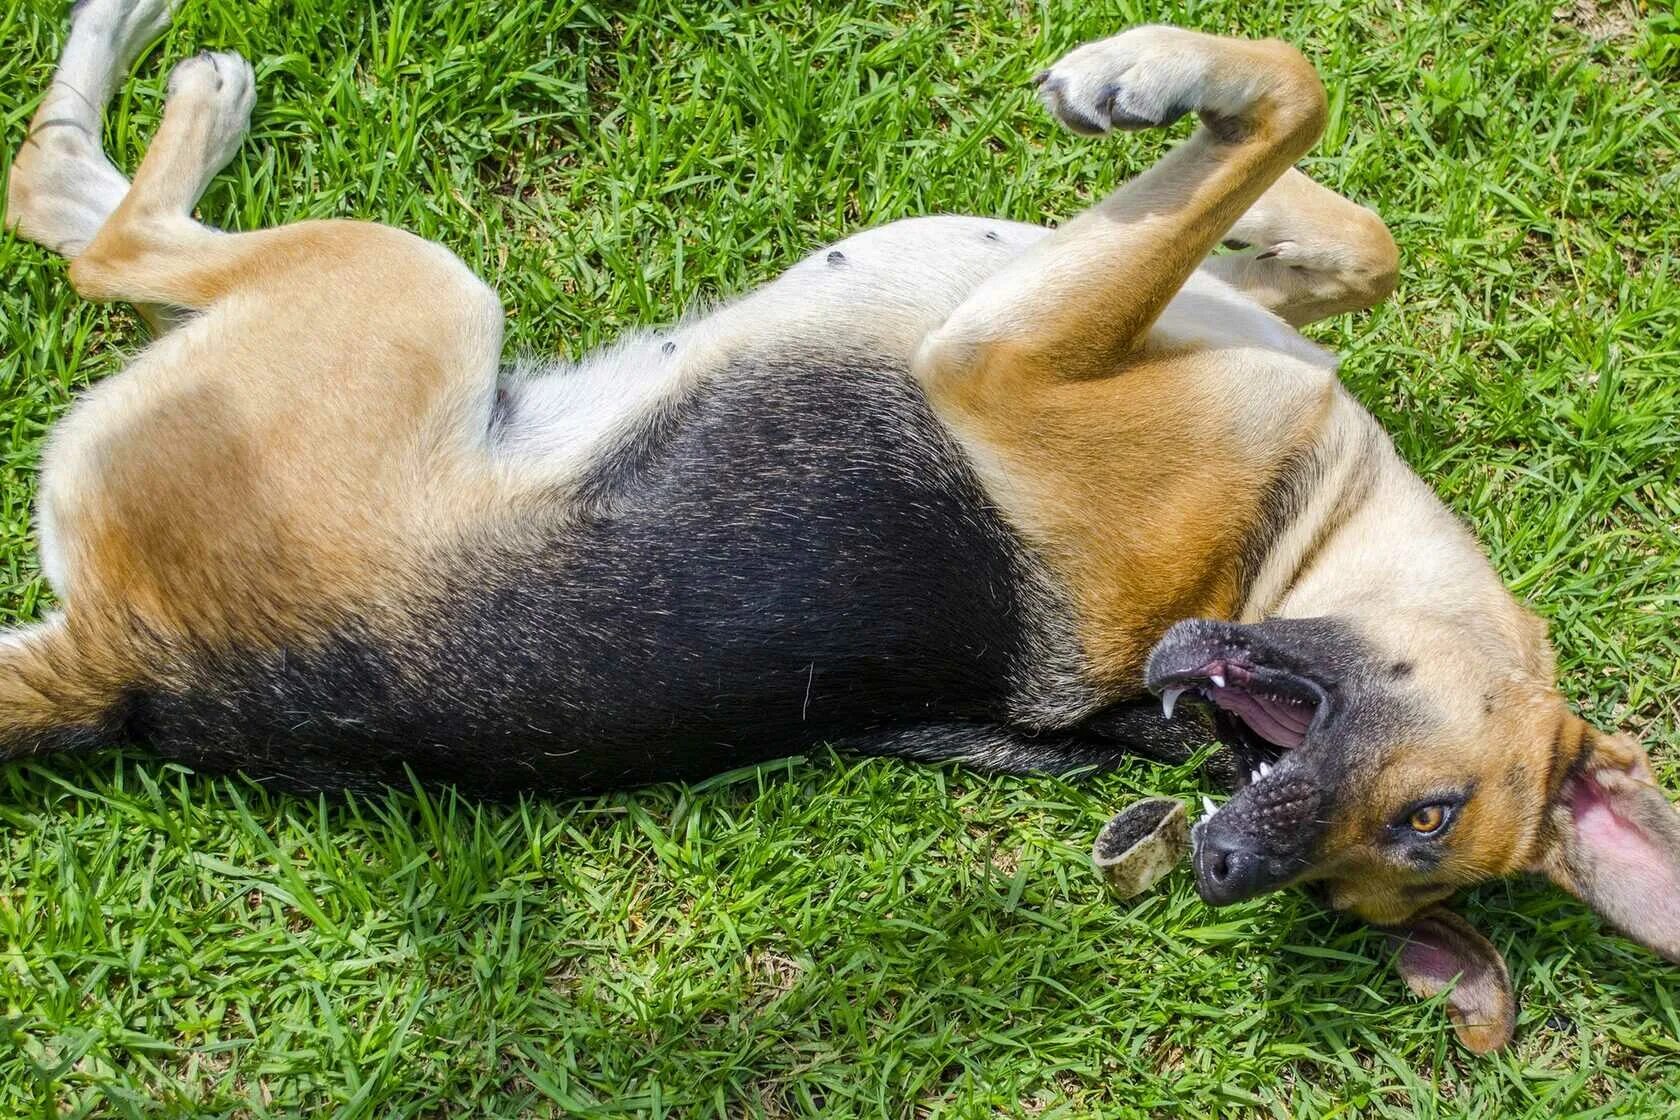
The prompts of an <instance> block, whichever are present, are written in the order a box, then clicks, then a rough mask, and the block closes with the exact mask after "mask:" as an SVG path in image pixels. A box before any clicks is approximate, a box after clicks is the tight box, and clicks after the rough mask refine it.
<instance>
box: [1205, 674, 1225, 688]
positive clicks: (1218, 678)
mask: <svg viewBox="0 0 1680 1120" xmlns="http://www.w3.org/2000/svg"><path fill="white" fill-rule="evenodd" d="M1208 680H1210V681H1212V682H1213V687H1215V688H1224V687H1225V674H1224V673H1215V674H1213V675H1212V676H1210V677H1209V678H1208Z"/></svg>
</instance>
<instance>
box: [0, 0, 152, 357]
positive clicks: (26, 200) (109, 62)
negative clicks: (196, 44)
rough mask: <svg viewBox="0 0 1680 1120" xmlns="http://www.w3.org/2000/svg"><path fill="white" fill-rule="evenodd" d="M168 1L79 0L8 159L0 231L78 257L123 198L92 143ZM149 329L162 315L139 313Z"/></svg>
mask: <svg viewBox="0 0 1680 1120" xmlns="http://www.w3.org/2000/svg"><path fill="white" fill-rule="evenodd" d="M172 7H173V4H172V2H171V0H83V2H82V3H80V4H78V5H77V6H76V8H75V10H74V11H73V12H72V14H71V17H70V37H69V39H68V41H67V42H66V43H65V47H64V54H63V55H62V56H61V57H60V59H59V63H58V68H57V69H56V70H55V71H54V72H53V79H52V84H51V85H50V86H49V87H48V88H47V94H46V96H45V97H44V98H43V99H42V101H41V106H40V108H39V109H37V110H36V113H35V117H34V119H33V120H32V121H31V122H30V126H29V132H28V135H27V136H26V137H25V138H24V141H23V144H22V146H21V147H20V148H19V149H18V151H17V154H16V157H15V158H14V159H13V161H12V171H11V177H10V181H9V183H8V185H7V192H6V213H5V226H6V228H7V229H10V230H12V231H13V232H15V233H16V234H17V235H18V236H19V237H22V238H24V239H25V240H28V241H33V242H35V243H36V244H37V245H40V246H42V247H44V248H47V249H50V250H52V251H53V252H55V253H58V254H60V255H61V256H64V257H68V258H70V259H71V260H74V259H75V258H76V257H78V256H80V255H81V253H82V251H83V250H84V249H86V248H87V246H88V244H89V243H90V242H91V241H92V240H93V238H94V235H95V234H97V233H98V232H99V229H100V227H101V226H103V225H104V224H105V220H106V219H107V218H109V217H110V216H111V214H112V213H113V212H114V211H115V210H116V208H117V207H118V206H119V205H120V204H121V203H122V200H123V197H124V196H125V195H126V194H127V193H128V180H127V179H126V178H124V177H123V174H122V172H120V171H118V170H117V169H116V168H115V167H113V166H112V165H111V161H110V160H109V159H108V158H106V156H105V152H104V149H103V148H102V147H101V145H100V139H99V133H100V125H101V117H102V116H103V114H104V110H105V105H106V103H107V102H108V101H110V99H111V96H112V95H113V94H114V93H115V92H116V89H117V85H118V83H119V82H121V81H122V79H123V77H124V76H125V75H126V74H127V73H128V70H129V67H131V66H133V65H134V61H135V59H136V58H138V57H139V56H140V53H141V52H142V51H143V50H145V49H146V47H147V46H148V45H150V44H151V43H152V41H153V40H155V39H156V38H157V37H158V36H159V35H162V34H163V32H164V30H165V29H166V28H167V27H168V26H169V15H170V11H171V9H172ZM140 310H141V313H142V314H144V315H145V316H146V318H147V320H148V321H149V322H151V324H152V326H153V327H154V329H156V328H161V327H166V326H167V325H168V324H169V322H170V320H171V318H172V317H171V316H170V315H169V313H168V312H167V310H166V309H163V308H156V307H141V309H140Z"/></svg>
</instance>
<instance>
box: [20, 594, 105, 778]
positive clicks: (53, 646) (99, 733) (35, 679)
mask: <svg viewBox="0 0 1680 1120" xmlns="http://www.w3.org/2000/svg"><path fill="white" fill-rule="evenodd" d="M95 646H96V643H93V642H91V641H90V640H89V638H88V637H87V636H80V637H79V636H78V635H77V633H76V632H75V628H74V627H72V626H71V625H70V623H69V622H68V621H67V620H66V619H65V618H64V617H62V616H59V617H56V618H53V619H52V620H50V621H47V622H42V623H38V624H36V625H33V626H24V627H19V628H18V629H15V630H5V631H0V759H6V758H16V757H19V756H22V755H26V754H39V753H43V752H46V751H55V750H66V749H70V748H74V747H84V746H91V745H93V744H94V743H97V742H99V741H100V740H102V739H104V738H106V737H107V736H109V735H111V734H113V733H114V732H115V731H116V730H117V727H116V725H117V723H118V722H119V720H118V714H117V713H118V709H119V707H120V705H121V700H122V695H123V693H124V689H123V687H122V685H121V683H120V681H121V674H120V673H117V672H115V671H114V669H115V665H114V664H113V662H112V659H111V658H109V657H106V656H102V655H100V654H99V653H98V652H97V651H96V648H95Z"/></svg>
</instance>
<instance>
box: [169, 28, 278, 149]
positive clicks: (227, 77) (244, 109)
mask: <svg viewBox="0 0 1680 1120" xmlns="http://www.w3.org/2000/svg"><path fill="white" fill-rule="evenodd" d="M256 97H257V82H256V75H255V74H253V73H252V71H251V64H250V63H249V62H246V61H245V60H244V59H243V58H242V57H240V56H239V55H237V54H234V53H232V52H231V51H230V52H220V53H212V52H209V51H206V52H205V53H203V54H200V55H195V56H193V57H192V58H188V59H183V60H182V61H180V62H178V63H176V64H175V69H174V70H172V71H170V73H169V100H170V103H171V105H170V107H171V108H172V109H173V108H175V107H176V106H180V107H182V108H186V109H188V110H189V111H191V112H193V113H195V114H202V116H201V117H200V118H199V119H198V120H197V121H196V123H197V124H198V126H199V127H198V129H197V130H195V131H198V132H199V133H200V134H201V135H202V136H203V139H204V151H203V161H204V163H205V165H206V166H207V167H210V168H212V169H215V168H220V167H222V166H224V165H225V164H226V163H227V162H228V161H229V160H231V159H232V158H233V156H234V153H235V152H237V151H238V150H239V142H240V141H241V140H243V139H244V138H245V131H246V129H247V127H249V125H250V121H251V107H252V106H253V105H254V104H255V103H256Z"/></svg>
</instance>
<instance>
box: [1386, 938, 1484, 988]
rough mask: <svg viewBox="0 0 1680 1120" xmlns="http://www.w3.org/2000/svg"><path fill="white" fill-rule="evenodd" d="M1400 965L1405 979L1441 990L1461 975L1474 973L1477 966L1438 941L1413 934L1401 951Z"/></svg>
mask: <svg viewBox="0 0 1680 1120" xmlns="http://www.w3.org/2000/svg"><path fill="white" fill-rule="evenodd" d="M1400 958H1401V961H1400V965H1401V968H1403V969H1404V970H1405V971H1406V973H1407V975H1408V978H1411V979H1415V980H1418V981H1424V982H1428V983H1430V984H1433V985H1434V986H1435V987H1436V988H1444V987H1446V986H1447V985H1448V984H1450V983H1452V982H1453V980H1454V979H1455V978H1456V977H1458V976H1459V974H1461V973H1472V974H1473V973H1474V972H1475V971H1476V962H1474V961H1470V960H1466V959H1464V958H1463V957H1461V956H1459V955H1458V954H1456V953H1454V952H1453V951H1452V949H1451V948H1449V947H1448V946H1447V945H1445V944H1444V943H1442V942H1440V941H1435V940H1431V939H1429V938H1428V937H1426V936H1424V935H1422V933H1421V932H1420V933H1414V934H1413V935H1412V937H1411V938H1410V939H1408V940H1407V941H1406V943H1405V945H1404V946H1403V947H1402V948H1401V950H1400Z"/></svg>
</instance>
